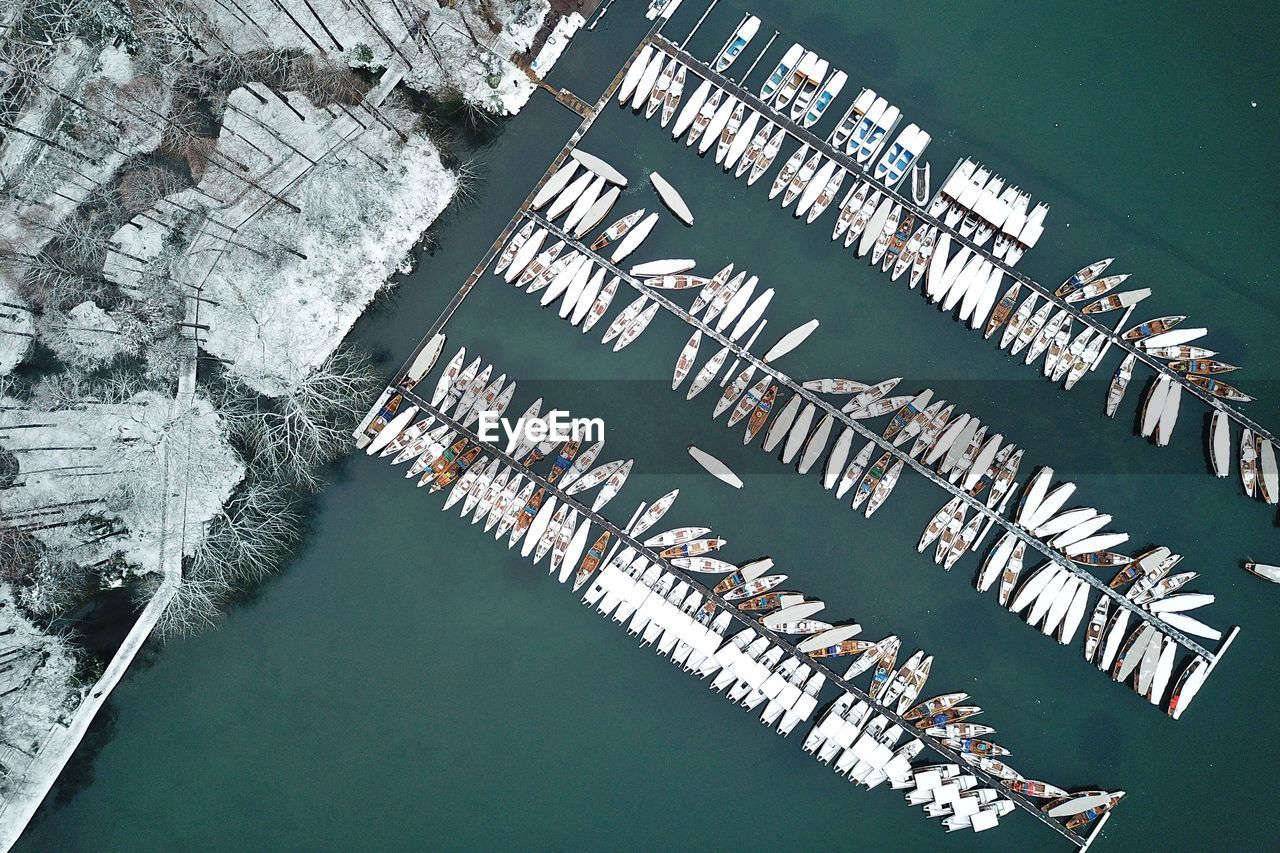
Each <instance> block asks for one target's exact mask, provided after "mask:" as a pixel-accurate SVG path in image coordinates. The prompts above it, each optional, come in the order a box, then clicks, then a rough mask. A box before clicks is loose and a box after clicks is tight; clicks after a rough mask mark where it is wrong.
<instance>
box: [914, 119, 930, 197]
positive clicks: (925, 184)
mask: <svg viewBox="0 0 1280 853" xmlns="http://www.w3.org/2000/svg"><path fill="white" fill-rule="evenodd" d="M922 132H923V131H922ZM925 135H926V136H928V134H925ZM911 200H912V201H914V202H915V203H916V207H919V208H923V207H924V206H925V205H926V204H928V203H929V164H928V163H921V162H920V152H919V151H917V152H916V162H915V163H914V165H912V167H911Z"/></svg>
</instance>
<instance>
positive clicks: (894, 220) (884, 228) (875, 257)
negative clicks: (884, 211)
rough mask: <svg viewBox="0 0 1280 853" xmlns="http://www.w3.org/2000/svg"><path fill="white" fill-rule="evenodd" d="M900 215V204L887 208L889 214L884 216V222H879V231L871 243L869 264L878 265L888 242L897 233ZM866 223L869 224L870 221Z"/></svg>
mask: <svg viewBox="0 0 1280 853" xmlns="http://www.w3.org/2000/svg"><path fill="white" fill-rule="evenodd" d="M901 216H902V205H901V204H895V205H894V206H893V207H892V208H890V209H889V215H888V216H887V217H885V220H884V222H883V223H882V224H881V226H880V228H879V231H878V233H877V234H876V236H875V241H874V242H873V243H872V245H871V266H873V267H878V266H880V260H881V259H882V258H883V257H884V256H885V254H886V253H887V252H888V250H889V244H890V242H892V240H893V238H894V236H895V235H896V234H897V233H898V219H899V217H901ZM867 224H868V225H870V224H871V223H867Z"/></svg>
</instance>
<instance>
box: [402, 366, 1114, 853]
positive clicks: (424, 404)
mask: <svg viewBox="0 0 1280 853" xmlns="http://www.w3.org/2000/svg"><path fill="white" fill-rule="evenodd" d="M396 390H397V391H398V392H399V393H401V394H403V395H404V396H405V397H406V398H407V399H409V400H411V401H412V402H413V403H414V404H416V405H417V406H418V407H419V409H420V410H421V412H422V413H424V414H428V415H432V416H434V417H435V418H436V420H437V421H438V422H440V423H442V424H446V425H448V427H449V428H450V429H451V430H455V431H456V432H457V433H458V434H459V435H461V436H466V437H467V438H468V439H470V440H471V441H472V442H473V443H474V444H476V445H478V446H480V447H483V448H484V450H485V453H486V454H487V455H489V456H491V457H492V458H495V459H498V460H500V461H501V462H502V464H503V465H505V466H506V467H507V468H509V469H511V470H513V471H516V472H517V473H519V474H522V475H523V476H525V477H527V478H529V479H530V480H532V481H533V482H534V483H535V484H536V485H537V487H539V488H542V489H546V491H547V493H548V494H551V495H555V497H556V498H557V499H558V500H559V502H560V503H561V504H567V505H569V506H570V507H571V508H572V509H575V510H577V512H578V516H579V517H580V518H586V519H590V521H591V522H592V523H593V524H596V525H598V526H599V527H601V528H603V529H605V530H607V531H609V532H610V534H612V535H613V537H614V540H615V542H617V543H621V544H622V545H625V546H629V547H631V548H634V549H635V550H636V553H637V554H639V555H643V556H644V557H645V558H647V559H648V560H649V561H650V562H651V563H654V564H657V565H659V566H661V567H662V569H663V571H666V572H670V573H671V574H673V575H675V576H676V577H678V578H680V579H681V580H682V581H684V582H685V583H687V584H689V586H690V587H691V588H692V589H695V590H697V591H698V592H700V593H702V595H703V598H704V600H705V601H709V602H715V604H716V605H717V606H719V607H720V608H721V610H722V611H724V612H727V613H729V614H730V615H731V616H732V617H733V621H734V622H735V623H736V624H738V625H739V626H740V627H741V628H751V629H753V630H755V631H756V632H757V634H759V635H761V636H765V637H767V638H768V639H769V641H770V642H771V643H773V644H774V645H776V646H778V647H780V648H782V649H783V650H784V651H786V653H787V654H790V655H792V656H793V657H796V658H798V659H800V660H801V661H803V662H804V663H805V664H807V665H808V666H810V667H812V668H813V669H814V670H815V671H816V672H820V673H822V674H823V675H824V676H826V679H827V682H828V683H830V684H833V685H835V686H836V687H837V688H839V689H840V690H843V691H844V692H846V693H849V694H851V695H853V696H854V697H856V698H857V699H859V700H861V701H863V702H866V703H867V704H868V705H870V706H871V707H872V708H874V709H875V711H876V712H877V713H879V714H883V715H884V716H885V717H886V718H888V719H889V720H890V721H891V722H892V723H894V724H896V725H898V726H900V727H901V728H902V731H903V733H904V734H905V735H906V736H907V737H908V738H912V739H915V740H918V741H921V742H922V743H923V744H924V745H925V746H926V747H927V748H928V749H930V750H932V751H933V752H935V753H937V754H938V755H940V756H942V757H943V758H944V759H946V760H947V761H950V762H952V763H955V764H958V765H960V766H961V767H963V768H965V772H966V773H970V774H972V775H974V776H976V777H977V778H978V779H979V780H981V781H982V782H983V784H985V785H987V786H988V787H991V788H994V789H996V790H998V791H999V792H1000V794H1001V796H1002V797H1004V798H1006V799H1008V800H1009V801H1011V802H1012V803H1014V804H1015V805H1017V806H1019V807H1020V808H1021V809H1022V810H1023V811H1026V812H1028V813H1029V814H1031V815H1033V816H1034V817H1035V818H1036V819H1037V820H1039V821H1040V822H1041V823H1043V824H1044V825H1045V826H1048V827H1050V828H1051V829H1053V830H1054V831H1055V832H1057V833H1058V834H1059V835H1061V836H1062V837H1063V838H1065V839H1067V840H1068V841H1070V842H1071V843H1072V844H1074V845H1075V846H1077V847H1084V846H1086V845H1087V844H1088V843H1089V840H1090V839H1086V838H1085V837H1083V836H1081V835H1079V834H1078V833H1076V832H1074V831H1072V830H1070V829H1067V827H1066V826H1065V825H1064V824H1062V823H1060V822H1058V821H1056V820H1054V819H1053V818H1051V817H1049V816H1048V815H1047V814H1045V813H1044V812H1042V811H1040V807H1039V806H1038V805H1037V804H1036V803H1035V802H1034V801H1033V800H1031V799H1029V798H1028V797H1025V796H1023V795H1022V794H1018V793H1015V792H1013V791H1010V790H1007V789H1006V788H1005V787H1004V786H1003V785H1002V784H1000V779H999V777H997V776H994V775H992V774H991V773H988V772H987V771H985V770H983V769H982V768H980V767H978V766H976V765H971V764H969V763H968V762H967V761H965V760H964V759H963V758H961V757H960V753H959V752H957V751H956V750H954V749H951V748H950V747H947V746H944V745H943V744H941V743H939V742H937V741H936V740H935V739H933V738H931V737H929V736H927V735H925V734H924V732H922V731H920V730H919V729H917V728H916V727H915V725H914V724H913V723H910V722H908V721H906V720H904V719H903V718H902V716H901V715H899V714H898V713H897V712H896V711H894V710H893V709H892V708H887V707H884V706H883V705H880V704H879V703H878V702H877V701H876V700H874V699H872V698H871V697H870V696H869V695H868V694H867V693H866V691H864V690H863V689H862V688H860V687H857V686H856V685H854V684H853V683H851V682H849V681H847V680H846V679H845V678H844V677H843V676H841V675H840V674H839V673H837V672H835V671H834V670H832V669H831V668H830V667H829V666H828V665H827V664H826V663H824V662H823V660H822V659H820V658H819V659H815V658H811V657H810V656H809V655H807V654H805V653H803V652H801V651H799V649H797V648H796V646H795V644H794V643H793V642H792V641H791V640H789V639H787V638H786V637H784V636H781V635H779V634H777V633H775V632H774V631H772V630H770V629H769V628H766V627H765V626H764V625H763V624H762V623H761V622H759V621H757V620H755V619H752V618H751V617H750V616H748V615H747V614H746V613H745V612H743V611H740V610H738V608H737V607H736V606H734V604H733V603H732V602H729V601H725V600H724V598H723V597H722V596H721V595H719V594H718V593H716V592H715V591H713V590H712V589H711V588H710V587H708V586H707V585H706V584H705V583H704V582H703V581H702V580H701V579H699V578H698V577H696V576H694V575H691V574H690V573H688V572H686V571H684V570H683V569H680V568H677V567H676V566H673V565H672V564H671V563H670V561H669V560H667V559H666V558H665V557H662V556H661V555H660V554H659V553H658V552H657V550H655V549H654V548H650V547H648V546H646V545H645V544H644V543H643V542H641V541H640V540H638V539H635V538H633V537H632V536H631V535H630V534H628V533H627V532H626V531H625V530H623V529H622V528H621V527H619V526H618V525H617V524H614V523H613V522H612V521H610V520H609V519H608V518H606V517H605V516H603V515H601V514H600V513H598V512H596V511H594V510H592V509H591V507H590V506H589V505H587V504H584V503H582V502H581V501H580V500H578V498H576V497H574V496H572V495H568V494H566V493H565V492H564V491H563V490H561V489H560V488H559V487H558V486H556V485H554V484H552V483H551V482H549V481H548V480H547V479H546V478H545V477H543V476H542V475H540V474H537V473H534V472H533V471H532V470H531V469H529V468H528V467H526V466H524V465H522V464H521V463H520V462H519V461H518V460H516V459H515V458H514V457H511V456H508V455H507V454H506V453H505V452H503V451H502V450H500V449H498V448H497V447H495V446H493V445H491V444H486V443H485V442H483V441H481V439H480V436H479V435H478V434H477V433H476V432H475V431H474V430H472V429H470V428H468V427H465V426H463V425H462V424H461V423H459V422H458V421H456V420H454V419H453V418H451V417H449V416H448V415H446V414H444V413H443V412H441V411H440V410H439V409H438V408H437V407H435V406H432V405H431V404H430V402H429V401H427V400H424V399H422V398H421V397H419V396H418V395H417V394H416V393H415V392H414V391H413V390H411V389H405V388H403V387H398V388H397V389H396ZM473 464H479V460H477V461H476V462H475V463H473ZM455 485H456V484H455ZM599 568H601V569H603V568H604V564H603V563H602V564H601V566H600V567H599ZM730 633H731V632H729V631H726V632H725V637H724V640H725V642H728V641H729V640H730ZM819 695H821V694H819ZM821 704H822V703H821V702H819V705H821Z"/></svg>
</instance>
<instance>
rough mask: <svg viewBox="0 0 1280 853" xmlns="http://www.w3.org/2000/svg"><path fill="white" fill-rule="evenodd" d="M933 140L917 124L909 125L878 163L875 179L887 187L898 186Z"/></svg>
mask: <svg viewBox="0 0 1280 853" xmlns="http://www.w3.org/2000/svg"><path fill="white" fill-rule="evenodd" d="M931 138H932V137H930V136H929V134H928V133H926V132H924V131H923V130H921V129H920V128H919V127H918V126H917V125H916V124H914V123H913V124H909V125H907V126H906V128H905V129H904V130H903V131H902V132H901V133H899V134H898V138H897V139H895V140H894V141H893V144H892V145H890V146H889V148H888V150H886V151H885V153H884V156H882V157H881V158H880V160H879V162H877V163H876V168H875V172H874V177H875V179H876V180H877V181H883V182H884V185H885V186H886V187H894V186H897V185H898V183H899V182H900V181H901V180H902V179H903V177H905V176H906V174H907V172H908V170H909V169H910V168H911V166H912V164H913V163H915V161H916V159H917V158H918V157H919V156H920V154H921V153H922V152H923V151H924V149H925V147H926V146H927V145H928V144H929V141H930V139H931ZM926 183H927V178H926Z"/></svg>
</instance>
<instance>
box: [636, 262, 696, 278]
mask: <svg viewBox="0 0 1280 853" xmlns="http://www.w3.org/2000/svg"><path fill="white" fill-rule="evenodd" d="M696 263H697V262H696V261H694V260H693V259H692V258H663V259H662V260H657V261H645V262H644V263H643V264H636V265H635V266H633V267H632V268H631V274H632V275H633V276H635V277H636V278H657V277H659V276H664V275H676V274H677V273H682V272H688V271H689V270H691V269H693V267H694V264H696Z"/></svg>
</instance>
